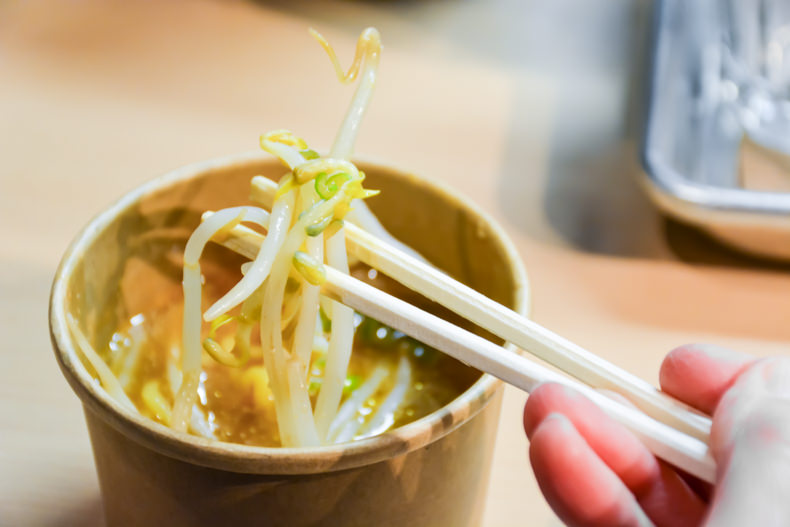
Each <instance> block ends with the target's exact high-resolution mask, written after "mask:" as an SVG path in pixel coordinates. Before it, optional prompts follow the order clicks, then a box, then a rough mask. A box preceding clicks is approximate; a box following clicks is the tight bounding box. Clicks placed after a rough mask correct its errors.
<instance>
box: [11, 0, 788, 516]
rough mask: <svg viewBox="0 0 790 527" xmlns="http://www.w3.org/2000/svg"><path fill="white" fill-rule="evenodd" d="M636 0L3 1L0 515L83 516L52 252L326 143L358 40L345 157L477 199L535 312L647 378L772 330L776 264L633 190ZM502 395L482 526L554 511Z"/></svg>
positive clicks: (643, 9)
mask: <svg viewBox="0 0 790 527" xmlns="http://www.w3.org/2000/svg"><path fill="white" fill-rule="evenodd" d="M648 15H649V5H647V4H646V3H645V2H639V1H633V2H627V1H622V0H595V1H584V0H563V1H559V2H549V1H543V2H540V1H530V2H522V1H519V0H498V1H493V0H491V1H485V0H468V1H465V2H460V1H456V2H451V1H438V0H433V1H431V0H424V1H422V2H416V1H411V2H410V1H402V2H396V1H390V2H381V1H379V2H361V1H347V0H346V1H341V0H337V1H321V2H318V1H316V2H306V1H290V2H286V1H284V0H281V1H274V2H260V3H251V2H241V1H225V2H220V1H209V0H196V1H190V2H187V1H168V2H120V1H117V2H116V1H99V0H83V1H80V2H63V3H60V2H55V1H46V0H42V1H38V2H23V1H15V0H7V1H6V2H3V3H1V4H0V239H1V240H2V249H0V321H1V324H0V327H1V328H2V334H1V336H2V340H1V341H0V342H2V344H3V346H2V351H0V353H1V354H2V357H3V362H2V368H0V524H3V525H88V526H90V525H101V524H102V520H101V505H100V498H99V494H98V488H97V484H96V477H95V473H94V469H93V462H92V459H91V453H90V446H89V444H88V439H87V435H86V432H85V429H84V425H83V421H82V416H81V409H80V405H79V403H78V401H77V398H76V397H74V396H73V394H72V393H71V391H70V389H69V388H68V386H67V385H66V383H65V382H64V380H63V379H62V377H61V375H60V373H59V371H58V369H57V367H56V365H55V361H54V360H53V357H52V352H51V350H50V345H49V340H48V332H47V323H46V314H47V297H48V291H49V286H50V283H51V280H52V277H53V274H54V272H55V268H56V266H57V263H58V261H59V258H60V255H61V254H62V252H63V250H64V249H65V247H66V245H67V243H68V242H69V240H70V239H71V238H72V236H73V235H74V234H75V233H76V232H77V230H78V229H79V228H80V227H81V226H82V225H83V224H85V222H86V221H87V220H88V219H89V218H90V217H91V216H92V215H93V214H95V213H96V212H97V211H99V210H100V209H102V208H103V207H105V206H106V205H107V204H108V203H110V202H111V201H113V200H114V199H115V198H116V197H118V196H119V195H121V194H122V193H124V192H125V191H127V190H129V189H131V188H132V187H134V186H137V185H138V184H140V183H142V182H143V181H145V180H148V179H150V178H152V177H154V176H156V175H158V174H160V173H163V172H165V171H167V170H169V169H171V168H173V167H176V166H179V165H182V164H185V163H187V162H191V161H195V160H199V159H206V158H209V157H212V156H216V155H221V154H227V153H231V152H237V151H242V150H249V149H254V148H256V146H257V138H258V136H259V134H260V133H261V132H264V131H267V130H270V129H273V128H280V127H288V128H290V129H292V130H295V131H297V132H298V133H299V134H300V135H302V136H304V137H306V138H307V139H308V140H309V141H310V142H311V143H312V144H314V145H316V146H318V147H322V146H327V145H328V144H329V143H330V142H331V140H332V137H333V133H334V129H335V127H336V125H337V123H338V122H339V119H340V117H341V115H342V114H343V112H344V110H345V107H346V104H347V101H348V99H349V97H350V90H349V89H348V88H343V87H341V86H339V85H338V83H337V82H336V81H335V79H334V76H333V73H332V71H331V69H330V66H329V63H328V61H327V60H326V57H325V56H324V54H323V51H321V49H320V48H319V47H318V46H317V45H316V44H315V43H314V42H313V41H312V40H311V39H310V38H309V37H308V35H307V32H306V29H307V27H308V26H315V27H316V28H318V29H319V30H321V31H322V32H323V33H324V34H325V36H327V37H328V39H329V40H330V41H331V42H333V43H335V45H336V46H337V48H338V51H339V53H340V57H341V59H342V61H343V62H344V63H347V62H348V60H349V57H350V54H351V52H352V49H353V43H354V41H355V38H356V35H357V34H358V32H359V31H360V30H361V28H362V27H364V26H366V25H375V26H377V27H378V28H379V29H380V30H381V32H382V34H383V38H384V42H385V46H386V48H385V51H384V55H383V62H382V69H381V77H380V78H381V82H380V85H379V87H378V91H377V93H376V96H375V99H374V104H373V106H372V108H371V110H370V112H369V114H368V117H367V119H366V121H365V123H364V128H363V131H362V137H361V139H360V141H359V144H358V148H357V151H358V152H360V153H364V154H366V155H372V156H376V157H379V158H382V159H387V160H394V161H396V162H397V164H399V165H400V166H403V167H408V168H410V169H412V170H414V171H416V172H417V173H421V174H425V175H428V176H430V177H432V178H435V179H439V180H443V181H445V182H448V183H451V184H452V185H453V186H454V187H456V188H457V189H458V190H460V191H461V192H462V193H464V194H466V195H468V196H473V198H474V199H475V201H476V202H477V203H479V205H480V206H481V207H482V208H483V209H485V210H486V211H488V212H489V213H490V214H492V215H493V216H494V217H495V218H496V219H497V220H498V221H499V222H500V223H501V224H502V225H503V226H504V228H505V230H506V231H507V232H508V233H509V234H510V235H511V236H512V238H513V240H514V241H515V243H516V245H517V247H518V249H519V251H520V253H521V255H522V256H523V258H524V261H525V262H526V265H527V268H528V270H529V272H530V276H531V280H532V286H533V291H534V318H535V319H536V320H537V321H538V322H540V323H541V324H544V325H546V326H548V327H549V328H552V329H554V330H555V331H557V332H558V333H560V334H562V335H565V336H566V337H568V338H570V339H572V340H575V341H577V342H579V343H580V344H582V345H584V346H586V347H588V348H589V349H591V350H595V351H596V352H598V353H600V354H601V355H602V356H604V357H606V358H607V359H609V360H612V361H614V362H616V363H618V364H620V365H622V366H623V367H625V368H626V369H628V370H630V371H632V372H635V373H637V374H639V375H641V376H643V377H644V378H646V379H649V380H651V381H653V382H655V381H656V371H657V367H658V365H659V363H660V361H661V358H662V356H663V355H664V353H665V352H666V351H668V350H669V349H671V348H672V347H674V346H676V345H679V344H682V343H685V342H688V341H711V342H716V343H719V344H723V345H728V346H732V347H734V348H737V349H741V350H748V351H751V352H754V353H756V354H769V353H782V352H786V351H787V346H788V343H790V324H787V321H788V316H789V315H790V274H788V270H789V269H790V268H789V267H788V266H787V265H780V264H768V263H764V262H759V261H756V260H753V259H750V258H745V257H741V256H738V255H736V254H735V253H732V252H730V251H728V250H727V249H724V248H722V247H720V246H718V245H716V244H715V243H713V242H711V241H709V240H708V239H707V238H705V237H704V236H702V235H701V234H700V233H698V232H696V231H694V230H692V229H689V228H687V227H684V226H681V225H679V224H676V223H673V222H668V221H667V220H665V219H663V218H662V217H661V216H660V215H659V214H657V212H656V211H655V210H654V208H653V206H652V205H651V204H650V202H648V200H647V199H646V198H645V195H644V194H643V193H642V192H641V189H640V188H639V186H638V183H637V176H638V171H639V166H638V164H637V162H636V144H635V141H636V139H635V136H636V131H638V130H639V123H640V120H639V105H638V104H637V102H638V101H639V100H640V99H641V97H642V92H641V79H642V78H643V72H644V56H645V55H646V33H647V27H648ZM524 399H525V396H524V395H523V394H521V393H519V392H517V391H516V390H508V391H507V393H506V398H505V406H504V409H503V412H502V420H501V425H500V430H499V438H498V444H497V450H496V453H495V460H494V468H493V475H492V480H491V487H490V492H489V497H488V504H487V512H486V516H485V524H486V525H517V524H521V525H556V524H557V523H558V520H557V519H556V518H555V517H554V516H553V515H552V513H551V511H550V510H549V509H548V507H547V506H546V505H545V504H544V502H543V499H542V497H541V495H540V493H539V491H538V489H537V486H536V484H535V483H534V481H533V479H532V476H531V473H530V471H529V467H528V463H527V457H526V451H527V442H526V439H525V438H524V435H523V432H522V429H521V408H522V405H523V402H524Z"/></svg>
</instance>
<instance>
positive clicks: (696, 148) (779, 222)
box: [640, 0, 790, 259]
mask: <svg viewBox="0 0 790 527" xmlns="http://www.w3.org/2000/svg"><path fill="white" fill-rule="evenodd" d="M715 9H716V2H715V1H714V0H707V1H706V0H699V1H691V2H689V1H686V0H659V1H657V2H656V3H655V12H654V18H653V41H652V66H651V72H650V79H649V83H648V90H649V92H648V101H647V119H646V128H645V133H644V136H643V139H642V145H641V152H640V154H641V159H642V165H643V167H644V170H645V174H644V176H645V177H644V178H643V181H644V183H645V186H646V188H647V189H648V193H649V194H650V196H651V197H652V199H653V200H654V201H655V203H656V204H657V205H658V206H659V207H660V208H661V209H663V210H664V211H665V212H666V213H668V214H670V215H672V216H675V217H677V218H678V219H680V220H683V221H685V222H688V223H691V224H694V225H696V226H698V227H701V228H703V229H704V230H706V231H707V232H709V233H710V234H711V235H713V236H714V237H716V238H718V239H719V240H721V241H722V242H724V243H726V244H728V245H731V246H734V247H736V248H739V249H741V250H745V251H748V252H751V253H755V254H758V255H762V256H767V257H773V258H782V259H790V193H787V192H768V191H756V190H748V189H745V188H743V185H742V174H741V173H740V165H741V161H742V160H741V153H742V151H743V145H744V141H745V139H746V137H747V134H745V133H744V131H743V126H742V124H741V122H742V121H740V120H739V117H738V115H737V114H736V113H735V111H734V109H733V105H732V104H731V103H730V102H728V99H727V96H728V90H729V89H730V88H733V87H734V86H728V85H727V84H726V82H727V81H726V80H724V79H723V78H722V75H721V56H720V55H721V52H720V51H719V50H720V47H721V45H720V35H721V33H720V31H721V28H720V27H718V28H717V27H716V24H717V23H718V22H717V17H716V16H715V15H716V12H715ZM736 89H737V88H736Z"/></svg>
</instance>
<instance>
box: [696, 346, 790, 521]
mask: <svg viewBox="0 0 790 527" xmlns="http://www.w3.org/2000/svg"><path fill="white" fill-rule="evenodd" d="M711 447H712V449H713V455H714V457H715V458H716V461H717V463H718V465H719V474H718V478H717V479H718V481H717V485H716V491H715V494H714V497H713V502H712V504H711V508H710V513H709V516H708V519H707V522H706V524H707V525H715V526H730V525H732V526H736V525H761V526H772V525H790V500H788V496H790V358H785V357H773V358H770V359H765V360H761V361H759V362H757V363H755V364H754V365H753V366H752V367H750V368H749V369H748V370H746V371H745V372H744V373H743V374H742V375H741V376H740V377H739V378H738V380H737V381H736V382H735V384H734V385H733V387H732V388H731V389H730V390H729V391H728V392H727V393H726V394H725V395H724V397H723V398H722V400H721V402H720V403H719V405H718V406H717V408H716V412H715V413H714V416H713V429H712V433H711Z"/></svg>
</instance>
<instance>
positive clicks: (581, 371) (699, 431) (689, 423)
mask: <svg viewBox="0 0 790 527" xmlns="http://www.w3.org/2000/svg"><path fill="white" fill-rule="evenodd" d="M276 190H277V184H276V183H275V182H273V181H272V180H270V179H267V178H265V177H262V176H257V177H255V178H253V180H252V194H251V199H252V200H253V201H255V202H257V203H260V204H262V205H263V206H265V207H267V208H269V209H271V206H272V203H273V201H274V195H275V192H276ZM345 231H346V244H347V247H348V249H349V252H350V253H351V254H353V255H354V256H355V257H357V258H359V259H360V260H361V261H362V262H364V263H366V264H367V265H369V266H371V267H373V268H374V269H376V270H378V271H381V272H383V273H384V274H386V275H387V276H389V277H391V278H393V279H395V280H397V281H398V282H400V283H402V284H403V285H405V286H406V287H409V288H410V289H413V290H414V291H416V292H418V293H420V294H422V295H423V296H425V297H426V298H428V299H430V300H433V301H435V302H437V303H438V304H441V305H442V306H444V307H446V308H448V309H450V310H451V311H454V312H455V313H457V314H458V315H460V316H462V317H464V318H466V319H467V320H470V321H471V322H473V323H475V324H476V325H478V326H480V327H482V328H484V329H487V330H488V331H490V332H491V333H493V334H494V335H496V336H498V337H500V338H502V339H504V340H505V341H507V342H511V343H513V344H514V345H516V346H518V347H519V348H521V349H523V350H525V351H527V352H529V353H531V354H533V355H535V356H536V357H538V358H540V359H542V360H544V361H546V362H547V363H549V364H552V365H553V366H555V367H557V368H559V369H560V370H562V371H564V372H565V373H567V374H569V375H571V376H572V377H575V378H577V379H579V380H580V381H582V382H584V383H585V384H588V385H590V386H592V387H594V388H600V389H606V390H611V391H614V392H617V393H619V394H621V395H623V396H624V397H626V398H627V399H628V400H629V401H631V402H632V403H633V404H635V405H636V406H637V407H638V408H640V409H641V410H642V411H643V412H645V413H646V414H648V415H649V416H651V417H653V418H654V419H656V420H658V421H661V422H664V423H666V424H667V425H669V426H671V427H672V428H676V429H678V430H681V431H683V432H685V433H686V434H688V435H691V436H693V437H696V438H698V439H700V440H702V441H703V442H705V443H707V442H708V441H709V439H710V427H711V420H710V418H709V417H708V416H706V415H705V414H703V413H701V412H699V411H698V410H696V409H694V408H692V407H690V406H688V405H686V404H684V403H683V402H681V401H678V400H677V399H674V398H672V397H670V396H668V395H667V394H665V393H664V392H662V391H660V390H658V389H657V388H655V387H654V386H653V385H651V384H650V383H648V382H646V381H644V380H642V379H640V378H639V377H637V376H635V375H633V374H631V373H628V372H627V371H625V370H623V369H622V368H620V367H618V366H616V365H614V364H612V363H610V362H608V361H606V360H604V359H602V358H601V357H599V356H598V355H596V354H594V353H592V352H590V351H587V350H585V349H584V348H582V347H581V346H578V345H576V344H574V343H573V342H570V341H569V340H567V339H565V338H563V337H561V336H559V335H557V334H556V333H554V332H552V331H550V330H548V329H546V328H544V327H543V326H541V325H539V324H537V323H535V322H533V321H531V320H529V319H527V318H526V317H522V316H520V315H519V314H518V313H516V312H514V311H513V310H511V309H508V308H507V307H505V306H503V305H501V304H499V303H497V302H494V301H493V300H491V299H490V298H488V297H486V296H485V295H482V294H480V293H478V292H477V291H475V290H474V289H472V288H470V287H467V286H465V285H463V284H461V283H460V282H458V281H456V280H453V279H452V278H450V277H449V276H447V275H446V274H444V273H442V272H441V271H439V270H437V269H435V268H434V267H431V266H430V265H426V264H425V263H424V262H422V261H420V260H418V259H416V258H414V257H412V256H410V255H408V254H405V253H404V252H403V251H399V250H398V249H396V248H394V247H392V246H391V245H389V244H387V243H384V242H382V241H381V240H379V239H378V238H376V237H375V236H372V235H371V234H369V233H367V232H366V231H364V230H362V229H360V228H358V227H356V226H355V225H353V224H351V223H350V222H346V229H345Z"/></svg>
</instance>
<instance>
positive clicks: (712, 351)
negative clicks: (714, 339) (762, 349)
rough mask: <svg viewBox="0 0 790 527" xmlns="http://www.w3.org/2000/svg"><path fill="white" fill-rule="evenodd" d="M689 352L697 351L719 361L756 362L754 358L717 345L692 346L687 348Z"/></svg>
mask: <svg viewBox="0 0 790 527" xmlns="http://www.w3.org/2000/svg"><path fill="white" fill-rule="evenodd" d="M685 348H686V349H687V350H691V351H696V352H698V353H702V354H703V355H706V356H708V357H710V358H711V359H715V360H717V361H726V362H735V363H742V362H748V361H750V360H754V357H752V356H750V355H747V354H745V353H740V352H738V351H733V350H731V349H728V348H723V347H721V346H716V345H715V344H692V345H690V346H685Z"/></svg>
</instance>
